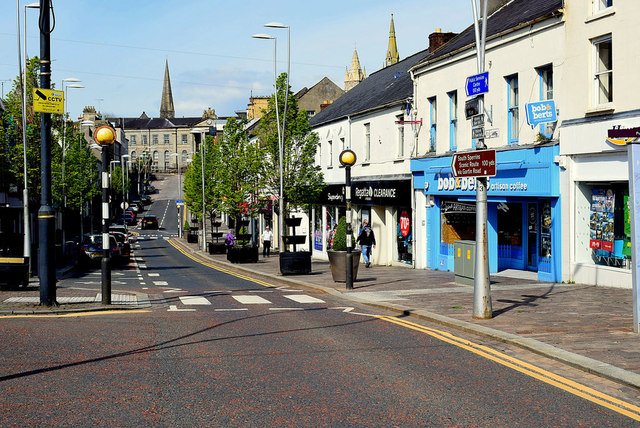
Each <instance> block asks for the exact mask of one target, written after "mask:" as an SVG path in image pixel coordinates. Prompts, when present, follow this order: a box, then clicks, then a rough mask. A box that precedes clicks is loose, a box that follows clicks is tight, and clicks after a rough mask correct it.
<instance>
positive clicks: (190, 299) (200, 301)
mask: <svg viewBox="0 0 640 428" xmlns="http://www.w3.org/2000/svg"><path fill="white" fill-rule="evenodd" d="M180 301H181V302H182V304H183V305H185V306H187V305H210V304H211V302H209V301H208V300H207V299H205V298H204V297H202V296H180Z"/></svg>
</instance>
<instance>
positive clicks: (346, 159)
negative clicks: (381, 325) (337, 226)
mask: <svg viewBox="0 0 640 428" xmlns="http://www.w3.org/2000/svg"><path fill="white" fill-rule="evenodd" d="M339 159H340V163H341V164H342V166H344V173H345V186H344V195H345V201H346V202H347V211H346V214H347V239H346V241H347V255H346V267H347V269H346V286H347V290H352V289H353V230H352V228H351V167H352V166H353V165H355V163H356V154H355V152H354V151H353V150H351V149H346V150H343V151H342V153H340V157H339Z"/></svg>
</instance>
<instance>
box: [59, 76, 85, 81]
mask: <svg viewBox="0 0 640 428" xmlns="http://www.w3.org/2000/svg"><path fill="white" fill-rule="evenodd" d="M62 81H63V82H82V80H80V79H78V78H76V77H67V78H66V79H62Z"/></svg>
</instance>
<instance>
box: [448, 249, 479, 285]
mask: <svg viewBox="0 0 640 428" xmlns="http://www.w3.org/2000/svg"><path fill="white" fill-rule="evenodd" d="M453 258H454V261H453V272H454V273H455V282H456V283H458V284H465V285H473V278H474V275H475V268H476V241H454V242H453Z"/></svg>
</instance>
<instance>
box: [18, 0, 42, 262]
mask: <svg viewBox="0 0 640 428" xmlns="http://www.w3.org/2000/svg"><path fill="white" fill-rule="evenodd" d="M39 7H40V3H31V4H28V5H25V6H24V13H23V16H22V18H23V22H24V26H23V36H24V43H23V46H22V48H23V49H24V68H23V62H22V58H20V0H16V15H17V28H18V31H17V35H18V68H19V73H18V75H19V76H20V80H21V81H22V162H23V175H24V189H23V190H22V205H23V207H22V208H23V214H22V216H23V219H22V221H23V253H22V254H23V257H24V261H25V263H27V264H28V268H27V269H28V272H29V274H30V273H31V222H30V218H29V180H28V168H27V9H35V8H39ZM23 70H24V74H23Z"/></svg>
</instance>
